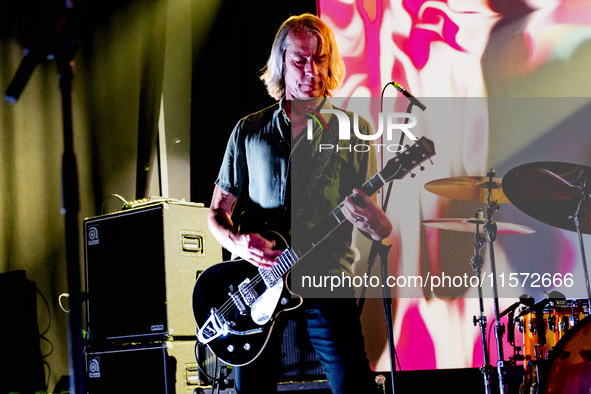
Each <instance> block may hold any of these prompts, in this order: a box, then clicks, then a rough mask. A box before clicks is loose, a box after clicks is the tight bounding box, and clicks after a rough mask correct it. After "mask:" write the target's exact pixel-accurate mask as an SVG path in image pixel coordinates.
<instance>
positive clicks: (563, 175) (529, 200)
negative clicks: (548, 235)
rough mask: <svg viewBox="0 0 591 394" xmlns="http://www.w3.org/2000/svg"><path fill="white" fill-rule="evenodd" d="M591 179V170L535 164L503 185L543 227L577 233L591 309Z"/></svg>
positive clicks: (521, 168)
mask: <svg viewBox="0 0 591 394" xmlns="http://www.w3.org/2000/svg"><path fill="white" fill-rule="evenodd" d="M590 178H591V167H586V166H582V165H578V164H570V163H560V162H535V163H528V164H523V165H521V166H518V167H515V168H513V169H512V170H510V171H509V172H508V173H507V174H506V175H505V177H504V178H503V185H502V187H503V191H504V192H505V195H506V196H507V198H508V199H509V201H510V202H511V203H512V204H513V205H515V206H516V207H517V208H518V209H520V210H521V211H522V212H524V213H526V214H527V215H529V216H531V217H533V218H534V219H537V220H539V221H541V222H543V223H546V224H549V225H551V226H554V227H558V228H561V229H564V230H569V231H575V232H576V233H577V235H578V239H579V247H580V251H581V263H582V264H583V273H584V279H585V286H586V290H587V301H588V305H591V284H590V282H589V272H588V269H587V260H586V257H585V246H584V243H583V233H585V234H591V181H590ZM588 314H589V309H587V315H588Z"/></svg>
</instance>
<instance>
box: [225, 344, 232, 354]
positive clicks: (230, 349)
mask: <svg viewBox="0 0 591 394" xmlns="http://www.w3.org/2000/svg"><path fill="white" fill-rule="evenodd" d="M226 349H228V351H229V352H230V353H232V352H233V351H234V345H228V347H227V348H226Z"/></svg>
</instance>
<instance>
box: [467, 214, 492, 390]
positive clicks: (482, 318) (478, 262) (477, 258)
mask: <svg viewBox="0 0 591 394" xmlns="http://www.w3.org/2000/svg"><path fill="white" fill-rule="evenodd" d="M482 216H483V213H482V209H479V210H478V211H476V212H475V214H474V218H475V219H477V220H476V221H475V222H474V224H476V226H475V228H474V256H473V257H472V259H471V261H470V264H471V266H472V271H474V275H476V277H477V278H480V277H481V272H482V266H483V264H484V260H483V259H482V256H481V255H480V250H482V248H483V247H484V246H486V239H485V238H484V237H483V236H482V235H480V224H481V223H480V220H481V219H482ZM469 223H470V222H469ZM470 224H472V223H470ZM478 300H479V308H480V313H479V315H478V316H474V317H473V318H472V319H473V323H474V326H476V325H477V324H478V326H479V327H480V334H481V339H482V356H483V365H482V367H480V372H481V373H482V377H483V379H484V389H485V392H486V394H490V393H491V383H490V376H491V367H490V360H489V355H488V342H487V338H486V315H485V314H484V298H483V296H482V288H481V287H480V286H478Z"/></svg>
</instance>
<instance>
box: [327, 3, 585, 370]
mask: <svg viewBox="0 0 591 394" xmlns="http://www.w3.org/2000/svg"><path fill="white" fill-rule="evenodd" d="M318 12H319V16H320V17H321V18H322V19H323V20H324V21H325V22H326V23H327V24H328V25H329V26H330V27H331V28H332V29H333V31H334V32H335V35H336V37H337V41H338V43H339V46H340V49H341V52H342V54H343V57H344V59H345V64H346V67H347V76H346V79H345V81H344V83H343V85H342V87H341V89H340V90H339V91H338V92H336V94H335V97H374V98H377V97H380V95H381V94H382V90H383V89H384V87H385V86H386V85H387V84H388V83H389V82H397V83H398V84H400V85H401V86H403V87H405V88H406V89H407V90H409V91H410V92H412V93H413V94H414V95H415V96H416V97H419V98H421V99H424V100H425V103H426V104H427V106H428V109H427V110H426V111H424V112H421V111H419V109H417V108H416V107H415V108H414V109H413V113H414V114H416V116H417V117H418V120H419V125H420V131H421V133H420V134H421V135H424V136H426V137H428V138H431V139H433V141H435V144H436V149H437V155H436V156H435V158H434V162H435V163H434V165H433V166H430V168H427V169H426V170H425V171H424V173H419V174H417V177H416V178H415V179H413V180H412V181H408V182H407V181H406V180H403V183H399V184H398V185H397V186H399V187H397V188H395V190H394V191H393V194H392V197H391V200H392V202H391V203H390V205H389V207H388V211H387V214H388V217H389V218H390V220H391V221H392V223H393V225H394V232H393V234H392V235H391V236H390V237H389V239H388V243H389V244H390V245H391V250H390V255H389V258H388V264H389V272H390V273H391V274H395V275H423V276H424V275H425V273H426V272H427V271H428V272H431V273H443V272H454V273H455V274H457V275H463V274H467V275H471V274H472V269H471V267H470V264H469V260H470V257H471V256H472V255H473V252H474V250H473V234H469V233H463V234H459V233H455V232H453V231H445V230H440V229H436V228H430V227H425V226H423V225H422V224H421V221H422V220H425V219H437V218H449V217H471V216H472V214H473V212H474V210H475V209H476V208H478V207H479V206H482V204H480V205H479V204H475V203H472V202H470V203H467V204H466V203H462V202H458V201H454V200H453V199H450V198H446V197H442V196H438V195H435V194H433V193H430V192H428V191H426V190H425V188H424V185H425V184H426V183H427V182H429V181H432V180H435V179H443V178H451V177H462V176H486V174H487V172H488V171H489V170H490V169H491V168H495V170H496V171H497V174H498V176H499V177H502V176H503V175H504V174H505V173H506V172H507V171H509V170H510V169H511V168H513V167H515V166H516V165H519V164H522V163H526V162H528V161H530V162H533V161H540V160H555V161H564V162H570V161H578V162H580V163H582V164H587V165H591V163H589V157H588V150H585V149H588V148H585V147H588V141H589V138H588V130H587V129H584V128H583V127H581V130H578V129H577V127H578V123H577V120H576V119H578V118H577V116H578V115H577V114H578V112H577V110H578V109H580V108H582V107H583V105H585V102H583V103H582V104H581V103H575V104H572V105H571V104H570V103H569V104H566V103H564V102H563V101H561V102H560V104H559V105H554V104H547V103H546V102H545V101H543V102H541V103H538V102H532V103H526V104H525V105H527V106H528V107H527V108H530V107H532V106H533V105H538V104H539V105H541V106H544V105H550V107H549V108H550V110H539V111H536V112H534V115H529V116H526V115H523V114H525V113H527V110H523V111H522V110H519V111H517V112H516V113H511V115H509V113H510V112H507V111H508V110H507V109H506V108H504V107H503V105H506V106H507V107H511V109H513V110H514V109H515V107H517V106H518V105H517V103H520V102H517V101H515V103H516V105H514V104H513V101H511V100H506V101H502V98H503V97H509V98H513V99H515V98H516V97H531V98H535V97H538V98H539V97H545V98H548V97H556V96H558V97H571V96H572V97H583V98H584V97H588V96H591V82H590V80H591V78H589V77H588V75H587V74H588V70H589V67H590V66H591V56H590V54H591V46H590V45H589V44H590V42H591V2H589V1H576V0H571V1H560V0H529V1H518V0H516V1H501V0H498V1H484V0H476V1H475V0H448V1H438V0H392V1H379V0H341V1H338V0H319V1H318ZM384 96H385V97H386V98H389V99H391V100H394V101H393V104H391V105H392V107H393V108H395V109H396V111H398V112H403V111H404V110H405V109H406V105H407V104H408V101H406V100H407V99H406V98H404V97H402V96H401V95H400V93H399V92H398V91H396V89H394V88H393V87H392V86H390V87H388V88H386V89H385V90H384ZM493 98H498V99H499V100H498V101H494V102H491V101H487V100H492V99H493ZM345 101H346V99H345ZM390 103H392V102H390ZM559 107H564V110H563V111H558V112H557V113H556V114H554V113H553V112H552V111H554V109H556V108H559ZM524 108H526V107H524ZM543 108H546V107H543ZM378 110H379V106H377V105H375V106H372V108H371V111H372V113H373V114H374V115H375V113H377V111H378ZM549 112H552V117H553V118H552V120H551V121H548V122H542V120H540V121H539V122H538V121H537V118H538V117H540V118H543V116H541V114H544V113H549ZM522 117H523V118H522ZM370 122H371V120H370ZM571 123H572V124H571ZM564 124H571V127H570V128H568V130H570V131H569V132H572V138H581V139H582V140H583V141H585V144H587V145H585V144H581V143H579V144H576V146H577V147H576V148H573V146H572V145H570V146H569V147H567V146H564V144H562V143H559V142H558V141H559V140H561V139H562V138H564V135H565V134H564V130H566V129H565V128H564V127H562V126H561V125H564ZM442 125H453V127H452V128H451V130H452V131H448V130H450V129H449V128H445V130H446V133H445V135H442V134H443V132H442V130H443V126H442ZM569 136H571V134H569ZM585 136H586V137H585ZM391 157H392V155H391V154H389V153H388V152H380V153H379V155H378V166H380V165H381V164H382V163H384V162H385V161H386V160H388V159H389V158H391ZM379 198H382V199H383V194H382V195H380V197H379ZM497 220H499V221H501V220H503V221H507V222H517V223H518V224H522V225H527V226H530V227H532V228H533V229H534V230H535V231H536V233H535V234H532V235H501V236H499V240H498V241H499V242H498V243H497V246H496V251H495V257H496V263H497V266H498V269H499V270H500V271H501V272H506V273H507V275H508V274H509V273H510V272H519V271H523V270H525V269H527V270H529V271H533V270H536V269H538V270H539V269H540V267H544V269H545V270H547V271H553V272H554V271H555V272H559V273H568V272H573V273H574V274H575V275H580V273H581V268H580V262H579V259H580V255H579V254H578V245H577V240H576V234H574V233H572V232H568V231H564V230H559V229H555V228H552V227H551V226H548V225H545V224H540V223H539V222H538V221H536V218H530V217H527V216H526V215H524V214H523V213H521V212H520V211H518V210H516V209H515V208H514V207H511V206H510V204H507V205H503V207H502V209H501V211H500V216H499V217H498V218H497ZM536 237H538V238H536ZM540 242H541V243H542V244H543V245H546V247H547V248H548V249H547V250H545V249H544V248H540V247H539V246H536V247H534V246H530V245H540ZM525 247H527V248H529V249H535V252H531V253H530V252H529V251H524V250H523V248H525ZM483 254H486V253H483ZM525 256H528V257H527V258H526V257H525ZM529 256H531V261H530V258H529ZM485 260H486V264H488V258H486V259H485ZM534 262H535V263H534ZM528 264H529V265H528ZM485 267H487V266H486V265H485ZM360 270H361V272H362V271H363V268H360ZM543 290H544V289H528V288H522V287H516V288H512V289H511V291H509V292H504V293H503V297H501V300H500V305H501V308H503V309H504V308H505V307H507V306H508V305H510V304H512V303H513V302H515V299H516V298H518V297H519V296H520V295H521V294H522V293H527V292H529V293H531V295H532V296H534V297H535V298H536V299H537V300H539V299H541V298H543V297H545V294H544V291H543ZM546 290H551V289H546ZM393 292H394V294H393V297H394V298H395V302H394V308H395V311H394V339H395V343H396V346H397V352H398V356H399V359H400V363H401V367H402V369H403V370H413V369H436V368H470V367H481V366H482V363H483V354H482V348H481V333H480V330H479V328H478V327H477V326H476V327H475V326H474V324H473V316H474V315H477V314H478V311H479V302H478V297H477V292H476V290H474V289H461V290H458V291H457V292H456V293H452V294H442V293H441V292H440V291H438V290H437V289H435V290H431V289H422V290H421V292H420V294H419V295H417V294H416V293H413V292H410V291H409V290H408V289H393ZM577 294H580V293H577ZM486 296H487V297H490V294H486ZM367 304H368V305H367V306H366V307H365V310H364V315H363V322H364V331H365V333H366V337H367V338H369V339H368V354H369V357H370V362H371V363H372V368H374V370H379V371H384V370H389V368H390V367H389V354H388V347H387V343H386V339H385V334H384V332H385V326H384V322H383V317H382V318H381V319H380V318H379V317H376V314H377V315H379V314H380V313H381V304H380V301H379V300H371V302H368V303H367ZM485 304H486V305H485V309H486V316H487V320H488V327H487V331H488V335H489V338H488V346H489V350H490V359H491V362H492V363H493V365H494V364H495V363H496V360H497V351H496V346H495V339H494V332H492V333H491V332H490V329H491V327H492V326H491V324H492V323H493V321H494V310H493V303H492V300H491V299H490V298H487V299H486V301H485ZM370 315H371V316H370ZM502 322H503V324H505V325H507V321H506V318H504V319H503V320H502ZM515 336H516V345H518V346H521V345H522V342H523V341H524V337H523V335H522V334H521V333H520V332H519V331H518V330H517V329H516V331H515ZM504 338H505V343H504V346H503V349H504V353H505V354H504V355H505V359H507V358H508V357H509V356H512V355H513V347H511V346H510V344H508V343H507V341H506V338H507V335H506V334H505V336H504Z"/></svg>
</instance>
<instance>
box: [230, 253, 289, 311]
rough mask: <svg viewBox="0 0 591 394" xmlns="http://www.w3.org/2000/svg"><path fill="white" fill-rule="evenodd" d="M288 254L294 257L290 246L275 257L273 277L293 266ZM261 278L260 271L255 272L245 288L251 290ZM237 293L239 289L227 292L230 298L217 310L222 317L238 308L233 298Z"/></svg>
mask: <svg viewBox="0 0 591 394" xmlns="http://www.w3.org/2000/svg"><path fill="white" fill-rule="evenodd" d="M288 255H289V256H288ZM290 256H294V257H296V255H295V253H294V252H293V250H292V249H291V248H288V249H286V250H284V251H283V252H282V253H281V254H280V255H279V256H278V257H277V260H278V261H279V264H277V265H275V266H273V267H272V268H271V271H272V272H273V274H274V275H275V277H276V278H277V279H279V278H281V277H282V276H283V275H284V274H285V273H286V272H287V271H288V270H289V269H290V268H291V266H293V263H292V262H291V261H290V260H291V259H290ZM294 261H295V260H294ZM276 268H281V270H283V271H284V272H281V270H277V269H276ZM278 271H279V272H278ZM262 280H264V279H263V277H262V275H261V274H260V273H259V274H257V275H256V276H254V277H253V278H252V280H251V281H250V282H249V283H248V285H246V286H245V288H246V290H247V291H250V290H252V289H253V288H254V286H256V285H258V284H259V283H260V282H261V281H262ZM239 294H240V291H235V292H230V293H229V295H230V298H229V299H228V300H227V301H226V302H224V303H223V304H222V306H221V307H220V310H219V313H220V314H221V315H222V317H224V318H228V317H229V314H230V313H233V312H235V311H236V310H237V309H238V307H237V305H236V303H235V302H234V300H233V296H236V295H239Z"/></svg>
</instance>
